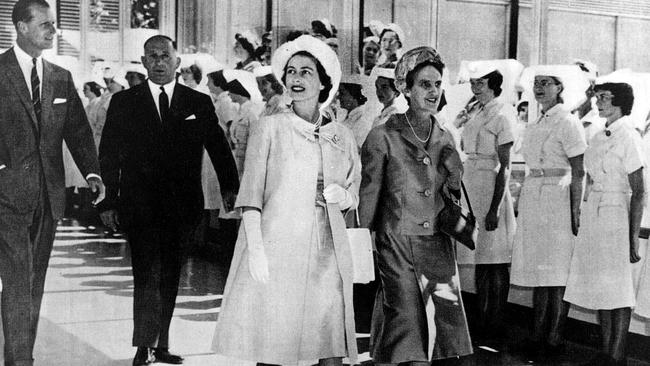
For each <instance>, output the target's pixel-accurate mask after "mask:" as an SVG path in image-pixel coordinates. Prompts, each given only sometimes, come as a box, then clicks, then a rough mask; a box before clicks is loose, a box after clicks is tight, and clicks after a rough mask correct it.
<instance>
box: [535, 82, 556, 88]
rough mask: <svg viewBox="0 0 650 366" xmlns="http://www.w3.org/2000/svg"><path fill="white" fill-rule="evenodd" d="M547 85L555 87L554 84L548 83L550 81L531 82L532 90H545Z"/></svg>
mask: <svg viewBox="0 0 650 366" xmlns="http://www.w3.org/2000/svg"><path fill="white" fill-rule="evenodd" d="M549 85H557V84H556V83H554V82H553V81H550V80H542V81H535V82H533V87H534V88H540V87H541V88H546V87H547V86H549Z"/></svg>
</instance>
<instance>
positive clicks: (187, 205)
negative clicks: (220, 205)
mask: <svg viewBox="0 0 650 366" xmlns="http://www.w3.org/2000/svg"><path fill="white" fill-rule="evenodd" d="M204 147H205V149H206V150H207V151H208V154H209V155H210V159H211V160H212V163H213V164H214V168H215V171H216V172H217V177H218V179H219V185H220V187H221V194H222V197H223V199H224V206H225V208H226V209H232V207H233V204H234V198H235V195H236V194H237V191H238V189H239V179H238V174H237V167H236V166H235V160H234V159H233V156H232V152H231V151H230V147H229V145H228V142H227V140H226V137H225V134H224V132H223V130H222V129H221V127H219V121H218V119H217V116H216V115H215V111H214V106H213V105H212V101H211V99H210V97H209V96H207V95H205V94H203V93H200V92H197V91H195V90H192V89H190V88H188V87H186V86H183V85H180V84H176V86H175V88H174V92H173V95H172V100H171V104H170V111H169V114H168V117H167V118H166V120H165V121H161V120H160V117H159V114H158V109H157V108H156V104H155V102H154V100H153V96H152V94H151V91H150V90H149V86H148V83H143V84H141V85H138V86H135V87H133V88H131V89H128V90H125V91H122V92H119V93H117V94H114V95H113V98H112V100H111V103H110V106H109V107H108V114H107V117H106V124H105V125H104V131H103V133H102V139H101V142H100V145H99V160H100V165H101V171H102V178H103V179H104V183H105V185H106V188H107V190H106V199H105V200H104V202H102V203H101V204H100V207H99V208H100V210H101V211H105V210H109V209H117V210H118V213H119V215H120V224H121V225H122V227H123V228H128V227H134V226H142V225H151V224H160V223H165V224H166V223H171V224H180V223H189V222H192V221H193V220H194V219H196V217H197V216H198V215H199V214H200V213H201V212H202V210H203V191H202V188H201V166H202V156H203V148H204Z"/></svg>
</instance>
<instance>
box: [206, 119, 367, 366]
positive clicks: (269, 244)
mask: <svg viewBox="0 0 650 366" xmlns="http://www.w3.org/2000/svg"><path fill="white" fill-rule="evenodd" d="M319 136H320V138H319V139H315V138H314V125H312V124H311V123H308V122H306V121H304V120H302V119H301V118H299V117H298V116H296V115H295V114H294V113H293V112H292V111H287V112H285V113H280V114H276V115H273V116H270V117H264V118H262V119H261V120H260V121H259V122H258V123H257V124H255V125H254V127H253V129H252V133H251V135H250V138H249V143H248V149H247V152H246V163H245V169H244V176H243V178H242V185H241V189H240V191H239V196H238V199H237V204H236V206H237V207H256V208H258V209H260V210H261V211H262V237H263V240H264V250H265V253H266V255H267V257H268V263H269V273H270V281H269V282H268V283H266V284H260V283H257V282H255V281H254V280H253V279H252V277H251V276H250V274H249V269H248V252H247V250H246V247H247V243H246V236H245V233H244V231H243V229H240V232H239V237H238V239H237V244H236V246H235V253H234V257H233V261H232V264H231V267H230V273H229V275H228V281H227V283H226V288H225V291H224V301H223V303H222V306H221V312H220V314H219V320H218V322H217V327H216V332H215V338H214V346H213V347H214V350H215V351H216V352H217V353H219V354H221V355H225V356H229V357H234V358H239V359H246V360H252V361H257V362H267V363H274V364H289V363H292V362H296V361H298V360H300V359H305V358H304V357H306V356H311V357H314V358H320V357H332V355H329V356H328V355H320V354H311V355H304V354H303V353H302V352H301V345H303V346H304V344H305V342H307V343H310V342H318V341H319V340H317V339H301V333H302V332H301V326H302V324H303V322H304V320H305V318H307V317H309V315H310V309H308V308H307V307H306V306H305V302H306V300H305V294H306V291H307V286H309V278H310V276H317V275H318V274H316V273H311V272H310V271H309V269H308V266H307V264H308V263H307V258H309V255H310V254H309V251H310V250H311V249H310V248H311V245H310V244H311V240H312V229H313V227H314V220H315V217H316V215H315V202H316V194H317V191H316V190H317V179H318V173H319V166H320V162H319V160H318V159H319V155H320V154H319V153H318V148H319V146H318V145H320V150H321V151H322V164H323V180H324V182H323V183H324V186H325V187H327V186H328V185H329V184H333V183H335V184H338V185H340V186H341V187H343V188H345V189H346V190H347V191H348V192H349V193H350V194H352V196H353V197H354V201H355V202H358V190H359V183H360V180H361V177H360V175H361V173H360V170H361V165H360V162H359V157H358V154H357V147H356V143H355V140H354V137H353V136H352V132H351V131H350V130H349V129H347V128H346V127H345V126H343V125H341V124H339V123H336V122H330V123H329V124H326V125H325V126H323V127H321V128H320V133H319ZM316 144H317V145H316ZM329 206H332V205H329ZM355 206H356V205H355ZM328 216H329V225H330V227H331V230H332V237H333V240H334V247H335V253H336V261H337V266H338V270H339V273H340V275H341V278H342V284H343V288H342V289H331V290H330V291H343V299H344V308H345V309H344V314H345V315H344V318H345V319H340V322H341V324H343V322H344V323H345V333H346V341H347V351H348V352H347V353H348V357H349V358H350V359H351V360H352V361H354V360H355V359H356V355H357V350H356V339H355V330H354V315H353V308H352V267H351V257H350V251H349V246H348V243H347V236H346V234H345V224H344V222H343V216H342V214H341V212H340V211H338V209H332V208H331V207H328ZM304 348H312V347H304Z"/></svg>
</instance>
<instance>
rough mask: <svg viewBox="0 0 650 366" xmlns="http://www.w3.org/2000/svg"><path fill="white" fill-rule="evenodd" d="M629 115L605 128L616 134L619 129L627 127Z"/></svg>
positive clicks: (604, 128)
mask: <svg viewBox="0 0 650 366" xmlns="http://www.w3.org/2000/svg"><path fill="white" fill-rule="evenodd" d="M628 119H629V118H628V116H622V117H621V118H619V119H617V120H616V121H614V122H612V123H611V124H610V125H609V127H603V130H605V131H610V133H612V134H615V133H616V132H617V131H618V130H620V129H622V128H625V127H626V126H627V125H628Z"/></svg>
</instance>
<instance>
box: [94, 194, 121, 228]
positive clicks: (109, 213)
mask: <svg viewBox="0 0 650 366" xmlns="http://www.w3.org/2000/svg"><path fill="white" fill-rule="evenodd" d="M102 187H103V185H102ZM99 217H101V219H102V222H103V223H104V225H105V226H106V227H108V228H110V229H111V230H113V231H117V227H118V226H119V225H120V220H119V219H118V217H117V210H106V211H104V212H102V213H100V214H99Z"/></svg>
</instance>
